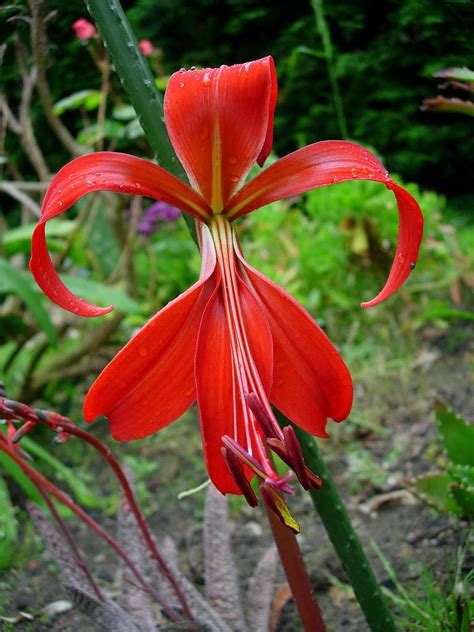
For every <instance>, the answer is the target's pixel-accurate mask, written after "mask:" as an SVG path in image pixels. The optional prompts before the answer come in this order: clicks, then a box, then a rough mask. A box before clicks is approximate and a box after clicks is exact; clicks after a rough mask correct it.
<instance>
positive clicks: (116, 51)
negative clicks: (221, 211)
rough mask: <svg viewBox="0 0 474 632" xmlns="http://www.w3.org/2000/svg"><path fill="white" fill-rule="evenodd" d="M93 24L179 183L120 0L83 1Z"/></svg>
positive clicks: (151, 83) (153, 91)
mask: <svg viewBox="0 0 474 632" xmlns="http://www.w3.org/2000/svg"><path fill="white" fill-rule="evenodd" d="M85 3H86V6H87V9H88V11H89V13H90V14H91V17H92V19H93V20H94V21H95V23H96V25H97V28H98V30H99V33H100V36H101V37H102V39H103V41H104V43H105V46H106V48H107V51H108V53H109V54H110V56H111V58H112V61H113V63H114V66H115V70H116V71H117V74H118V76H119V78H120V81H121V82H122V86H123V87H124V88H125V90H126V92H127V93H128V95H129V97H130V101H131V104H132V105H133V107H134V108H135V112H136V113H137V115H138V118H139V120H140V124H141V126H142V127H143V129H144V131H145V135H146V138H147V140H148V142H149V144H150V147H151V148H152V150H153V153H154V154H155V156H156V159H157V160H158V162H159V163H160V165H161V166H162V167H163V168H164V169H166V170H167V171H169V172H170V173H173V174H174V175H175V176H178V178H181V180H184V181H187V178H186V174H185V173H184V171H183V168H182V166H181V164H180V162H179V160H178V158H177V156H176V153H175V151H174V149H173V146H172V145H171V143H170V140H169V138H168V132H167V131H166V125H165V116H164V110H163V99H162V97H161V95H160V93H159V92H158V90H157V88H156V85H155V79H154V77H153V75H152V74H151V70H150V67H149V66H148V62H147V61H146V59H145V58H144V56H143V55H142V53H141V52H140V49H139V48H138V44H137V39H136V37H135V35H134V33H133V30H132V27H131V25H130V22H129V21H128V18H127V16H126V15H125V13H124V10H123V9H122V6H121V4H120V2H119V0H107V2H105V1H104V0H85ZM183 218H184V221H185V222H186V225H187V227H188V230H189V232H190V233H191V236H192V238H193V239H194V241H195V242H196V244H197V243H198V242H197V235H196V227H195V223H194V219H193V218H192V217H190V216H189V215H187V214H186V213H183Z"/></svg>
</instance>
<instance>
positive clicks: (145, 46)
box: [138, 40, 155, 57]
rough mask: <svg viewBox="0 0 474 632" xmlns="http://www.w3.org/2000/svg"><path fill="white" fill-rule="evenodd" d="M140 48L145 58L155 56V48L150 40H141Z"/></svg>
mask: <svg viewBox="0 0 474 632" xmlns="http://www.w3.org/2000/svg"><path fill="white" fill-rule="evenodd" d="M138 48H139V49H140V50H141V51H142V53H143V54H144V55H145V57H150V55H153V53H154V51H155V47H154V46H153V44H152V43H151V42H150V40H140V41H139V42H138Z"/></svg>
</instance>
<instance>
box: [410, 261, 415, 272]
mask: <svg viewBox="0 0 474 632" xmlns="http://www.w3.org/2000/svg"><path fill="white" fill-rule="evenodd" d="M415 266H416V261H410V268H411V269H412V270H413V269H414V268H415Z"/></svg>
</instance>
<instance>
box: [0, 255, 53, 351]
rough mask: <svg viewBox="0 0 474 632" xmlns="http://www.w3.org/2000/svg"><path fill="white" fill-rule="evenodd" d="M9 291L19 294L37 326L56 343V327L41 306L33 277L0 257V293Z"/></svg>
mask: <svg viewBox="0 0 474 632" xmlns="http://www.w3.org/2000/svg"><path fill="white" fill-rule="evenodd" d="M2 292H3V293H7V292H11V293H12V294H16V295H17V296H19V297H20V298H21V299H22V301H23V302H24V303H25V305H26V306H27V308H28V309H29V311H30V312H31V314H32V316H33V317H34V318H35V320H36V321H37V323H38V325H39V327H40V328H41V329H42V330H43V331H44V333H45V334H46V336H47V338H48V340H49V342H50V343H51V344H56V340H57V336H56V329H55V328H54V325H53V323H52V322H51V319H50V317H49V314H48V312H47V311H46V310H45V308H44V307H43V303H42V300H43V299H42V298H38V293H37V288H36V285H35V282H34V281H33V279H32V278H31V277H29V276H27V275H25V274H23V273H22V272H20V271H19V270H17V269H16V268H15V267H14V266H12V265H11V264H10V263H8V261H6V260H5V259H0V293H2Z"/></svg>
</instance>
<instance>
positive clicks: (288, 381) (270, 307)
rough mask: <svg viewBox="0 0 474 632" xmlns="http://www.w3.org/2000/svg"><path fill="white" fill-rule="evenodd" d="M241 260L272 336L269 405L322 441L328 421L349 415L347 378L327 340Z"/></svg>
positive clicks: (288, 299) (289, 299) (305, 315)
mask: <svg viewBox="0 0 474 632" xmlns="http://www.w3.org/2000/svg"><path fill="white" fill-rule="evenodd" d="M241 261H242V263H243V265H244V267H245V270H246V272H247V274H248V276H249V278H250V282H251V283H252V285H253V287H254V288H255V291H256V292H257V294H258V296H259V297H260V299H261V301H262V303H263V305H264V306H265V309H266V313H267V317H268V321H269V323H270V328H271V332H272V337H273V353H274V369H273V386H272V390H271V393H270V401H271V402H272V404H274V405H275V406H276V407H277V408H278V409H279V410H280V411H281V412H282V413H283V414H284V415H286V416H287V417H288V418H289V419H291V421H293V422H294V423H295V424H297V425H298V426H300V427H301V428H303V430H305V431H306V432H309V433H310V434H313V435H316V436H319V437H326V436H327V433H326V422H327V419H328V417H331V418H332V419H334V420H335V421H342V420H343V419H345V418H346V417H347V416H348V414H349V412H350V410H351V406H352V395H353V389H352V380H351V376H350V373H349V371H348V369H347V367H346V365H345V364H344V362H343V360H342V358H341V357H340V355H339V354H338V353H337V351H336V349H335V348H334V346H333V345H332V343H331V341H330V340H329V338H328V337H327V336H326V334H325V333H324V332H323V331H322V329H321V328H320V327H319V326H318V325H317V324H316V323H315V322H314V321H313V319H312V318H311V316H310V315H309V314H308V313H307V312H306V311H305V310H304V309H303V308H302V307H301V306H300V305H299V304H298V303H297V302H296V301H295V300H294V299H293V297H291V296H290V295H289V294H288V293H287V292H285V291H284V290H283V289H282V288H280V287H279V286H278V285H276V284H275V283H273V282H272V281H270V279H268V278H266V277H265V276H264V275H262V274H261V273H260V272H258V271H257V270H255V269H254V268H252V267H251V266H249V265H248V263H246V262H245V261H244V259H243V258H241Z"/></svg>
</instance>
